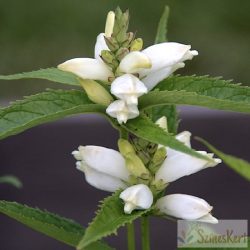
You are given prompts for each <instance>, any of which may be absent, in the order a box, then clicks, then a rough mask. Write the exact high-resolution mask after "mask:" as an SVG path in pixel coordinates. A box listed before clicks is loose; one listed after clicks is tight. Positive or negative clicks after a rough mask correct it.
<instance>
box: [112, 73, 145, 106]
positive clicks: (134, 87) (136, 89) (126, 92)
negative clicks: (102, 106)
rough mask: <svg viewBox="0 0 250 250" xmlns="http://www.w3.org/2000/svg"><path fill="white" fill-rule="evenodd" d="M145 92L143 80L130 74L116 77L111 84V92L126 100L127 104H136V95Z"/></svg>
mask: <svg viewBox="0 0 250 250" xmlns="http://www.w3.org/2000/svg"><path fill="white" fill-rule="evenodd" d="M147 92H148V90H147V88H146V87H145V85H144V84H143V82H141V81H140V80H139V79H138V78H137V77H135V76H133V75H131V74H125V75H122V76H120V77H117V78H116V79H115V80H114V81H113V82H112V84H111V93H112V94H113V95H115V96H116V97H118V98H120V99H122V100H124V101H126V103H127V104H128V105H137V104H138V97H139V96H142V95H143V94H146V93H147Z"/></svg>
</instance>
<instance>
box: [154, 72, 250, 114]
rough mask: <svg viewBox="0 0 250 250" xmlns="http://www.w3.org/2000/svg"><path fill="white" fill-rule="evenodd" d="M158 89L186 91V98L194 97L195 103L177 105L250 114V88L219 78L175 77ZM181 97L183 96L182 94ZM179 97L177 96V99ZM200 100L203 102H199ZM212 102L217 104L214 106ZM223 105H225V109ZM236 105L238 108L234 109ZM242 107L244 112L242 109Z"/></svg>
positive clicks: (179, 101) (157, 87)
mask: <svg viewBox="0 0 250 250" xmlns="http://www.w3.org/2000/svg"><path fill="white" fill-rule="evenodd" d="M156 89H158V90H160V91H185V92H183V95H184V96H185V95H188V96H190V97H191V96H193V97H194V101H193V102H192V101H191V100H190V101H188V103H187V101H185V100H183V102H182V101H181V100H177V102H176V103H177V104H190V105H198V106H206V107H212V108H216V109H225V110H232V111H239V112H246V111H247V112H249V105H250V88H249V87H246V86H240V84H232V83H231V81H225V80H222V79H220V78H218V77H217V78H214V77H208V76H173V77H169V78H167V79H165V80H163V81H162V82H161V83H159V84H158V85H157V86H156ZM185 93H186V94H185ZM188 93H190V94H188ZM191 93H192V95H191ZM194 93H195V94H194ZM179 96H181V94H180V95H179ZM179 96H178V94H177V99H178V97H179ZM199 99H200V100H201V101H199ZM211 102H216V103H214V104H212V103H211ZM223 105H225V107H223ZM235 105H236V106H237V107H234V106H235ZM241 105H242V111H241V108H240V106H241ZM217 106H218V107H217Z"/></svg>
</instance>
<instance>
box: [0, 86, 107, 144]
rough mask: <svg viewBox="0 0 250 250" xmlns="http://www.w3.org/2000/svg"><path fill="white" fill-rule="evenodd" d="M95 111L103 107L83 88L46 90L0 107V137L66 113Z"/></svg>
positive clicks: (63, 115)
mask: <svg viewBox="0 0 250 250" xmlns="http://www.w3.org/2000/svg"><path fill="white" fill-rule="evenodd" d="M86 112H95V113H101V114H103V113H104V114H105V106H102V105H98V104H94V103H93V102H91V101H90V100H89V99H88V97H87V95H86V94H85V93H84V92H83V91H77V90H47V91H46V92H42V93H39V94H36V95H33V96H29V97H26V98H25V99H24V100H22V101H17V102H14V103H12V104H11V105H10V106H9V107H6V108H2V109H0V139H3V138H6V137H8V136H10V135H14V134H17V133H20V132H22V131H24V130H26V129H28V128H31V127H34V126H36V125H39V124H43V123H45V122H49V121H54V120H56V119H60V118H63V117H65V116H68V115H73V114H80V113H86Z"/></svg>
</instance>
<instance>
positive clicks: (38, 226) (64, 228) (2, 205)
mask: <svg viewBox="0 0 250 250" xmlns="http://www.w3.org/2000/svg"><path fill="white" fill-rule="evenodd" d="M0 213H3V214H5V215H7V216H9V217H11V218H13V219H15V220H17V221H19V222H21V223H23V224H24V225H26V226H28V227H30V228H32V229H34V230H36V231H38V232H41V233H43V234H45V235H47V236H49V237H51V238H54V239H56V240H58V241H61V242H63V243H65V244H67V245H70V246H73V247H75V246H76V245H77V244H78V242H79V241H80V239H81V237H82V236H83V234H84V231H85V230H84V229H83V228H82V226H81V225H79V224H78V223H76V222H74V221H73V220H69V219H66V218H63V217H60V216H58V215H56V214H52V213H49V212H47V211H42V210H40V209H38V208H31V207H28V206H25V205H21V204H19V203H16V202H9V201H0ZM87 249H88V250H100V249H105V250H111V249H112V248H110V247H109V246H108V245H106V244H104V243H102V242H96V243H93V244H91V245H90V246H89V247H88V248H86V250H87Z"/></svg>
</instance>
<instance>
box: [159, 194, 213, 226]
mask: <svg viewBox="0 0 250 250" xmlns="http://www.w3.org/2000/svg"><path fill="white" fill-rule="evenodd" d="M155 206H156V207H157V208H158V209H159V210H160V212H161V213H164V214H166V215H170V216H173V217H176V218H180V219H184V220H197V221H204V222H207V223H217V219H216V218H214V217H213V216H212V215H211V214H210V212H211V210H212V209H213V207H212V206H210V205H209V204H208V203H207V202H206V201H205V200H203V199H200V198H198V197H195V196H191V195H186V194H171V195H166V196H164V197H162V198H160V199H159V200H158V201H157V202H156V205H155Z"/></svg>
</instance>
